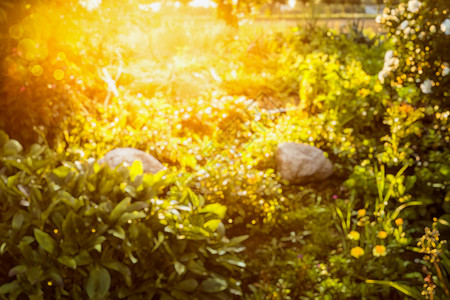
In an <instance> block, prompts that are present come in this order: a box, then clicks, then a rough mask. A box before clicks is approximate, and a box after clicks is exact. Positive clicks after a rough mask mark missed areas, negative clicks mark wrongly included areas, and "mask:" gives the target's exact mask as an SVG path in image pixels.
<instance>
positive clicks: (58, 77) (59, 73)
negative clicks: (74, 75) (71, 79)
mask: <svg viewBox="0 0 450 300" xmlns="http://www.w3.org/2000/svg"><path fill="white" fill-rule="evenodd" d="M53 77H55V79H56V80H63V79H64V71H63V70H61V69H58V70H56V71H55V72H54V73H53Z"/></svg>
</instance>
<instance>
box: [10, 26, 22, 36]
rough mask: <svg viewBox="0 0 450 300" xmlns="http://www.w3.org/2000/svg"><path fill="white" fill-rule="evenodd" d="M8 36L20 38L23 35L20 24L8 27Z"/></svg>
mask: <svg viewBox="0 0 450 300" xmlns="http://www.w3.org/2000/svg"><path fill="white" fill-rule="evenodd" d="M9 36H10V37H11V38H13V39H15V40H18V39H20V38H21V37H22V36H23V28H22V26H20V25H18V24H16V25H13V26H11V27H9Z"/></svg>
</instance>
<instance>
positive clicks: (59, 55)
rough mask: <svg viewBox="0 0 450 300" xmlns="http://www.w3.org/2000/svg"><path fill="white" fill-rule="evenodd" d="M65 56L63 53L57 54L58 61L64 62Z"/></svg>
mask: <svg viewBox="0 0 450 300" xmlns="http://www.w3.org/2000/svg"><path fill="white" fill-rule="evenodd" d="M65 59H66V54H65V53H64V52H58V60H65Z"/></svg>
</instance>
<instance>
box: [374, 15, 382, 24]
mask: <svg viewBox="0 0 450 300" xmlns="http://www.w3.org/2000/svg"><path fill="white" fill-rule="evenodd" d="M375 22H376V23H377V24H380V23H381V16H380V15H378V16H377V17H376V18H375Z"/></svg>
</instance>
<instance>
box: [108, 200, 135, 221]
mask: <svg viewBox="0 0 450 300" xmlns="http://www.w3.org/2000/svg"><path fill="white" fill-rule="evenodd" d="M130 202H131V198H130V197H126V198H125V199H123V200H122V201H120V202H119V204H117V205H116V207H114V209H113V210H112V212H111V215H110V219H111V221H112V222H115V221H116V220H117V219H118V218H119V217H120V216H121V215H122V214H123V213H124V212H125V211H126V210H127V208H128V206H129V205H130Z"/></svg>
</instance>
